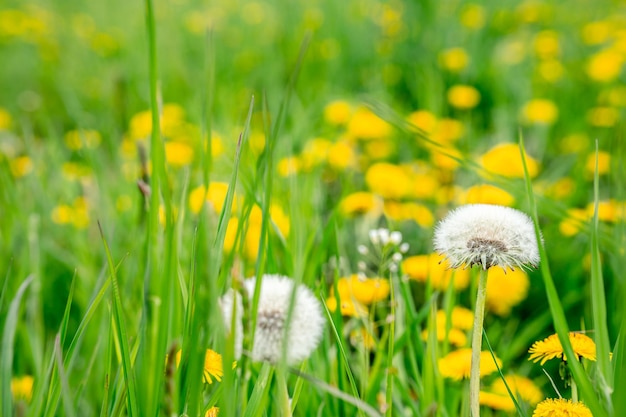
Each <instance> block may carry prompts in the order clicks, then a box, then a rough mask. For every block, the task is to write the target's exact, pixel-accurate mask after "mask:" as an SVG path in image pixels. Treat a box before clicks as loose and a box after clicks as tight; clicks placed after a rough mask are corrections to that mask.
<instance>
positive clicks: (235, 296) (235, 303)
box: [219, 288, 243, 360]
mask: <svg viewBox="0 0 626 417" xmlns="http://www.w3.org/2000/svg"><path fill="white" fill-rule="evenodd" d="M219 305H220V309H221V310H222V318H223V319H224V326H225V327H226V331H227V332H229V333H230V332H231V324H232V318H233V308H234V312H235V351H234V356H235V359H236V360H239V358H241V352H242V349H243V323H242V322H241V317H242V316H243V302H242V300H241V295H240V294H239V293H238V292H235V291H233V289H232V288H231V289H230V290H228V291H227V292H226V294H224V295H223V296H222V297H221V298H220V299H219Z"/></svg>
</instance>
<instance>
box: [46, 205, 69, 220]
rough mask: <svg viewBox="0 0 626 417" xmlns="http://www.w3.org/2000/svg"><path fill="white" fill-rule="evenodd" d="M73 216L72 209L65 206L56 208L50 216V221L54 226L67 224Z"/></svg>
mask: <svg viewBox="0 0 626 417" xmlns="http://www.w3.org/2000/svg"><path fill="white" fill-rule="evenodd" d="M73 216H74V209H73V208H72V207H71V206H69V205H67V204H60V205H58V206H56V207H55V208H54V209H53V210H52V213H51V215H50V217H51V218H52V221H53V222H54V223H56V224H69V223H71V221H72V218H73Z"/></svg>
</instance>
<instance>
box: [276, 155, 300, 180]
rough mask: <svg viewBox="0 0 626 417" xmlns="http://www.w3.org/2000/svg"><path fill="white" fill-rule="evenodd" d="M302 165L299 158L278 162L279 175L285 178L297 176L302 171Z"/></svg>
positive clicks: (283, 159) (287, 158) (290, 157)
mask: <svg viewBox="0 0 626 417" xmlns="http://www.w3.org/2000/svg"><path fill="white" fill-rule="evenodd" d="M301 165H302V164H301V162H300V158H298V157H297V156H288V157H286V158H281V160H280V161H278V164H277V166H276V170H277V171H278V175H280V176H281V177H283V178H285V177H290V176H292V175H296V174H297V173H298V171H300V167H301Z"/></svg>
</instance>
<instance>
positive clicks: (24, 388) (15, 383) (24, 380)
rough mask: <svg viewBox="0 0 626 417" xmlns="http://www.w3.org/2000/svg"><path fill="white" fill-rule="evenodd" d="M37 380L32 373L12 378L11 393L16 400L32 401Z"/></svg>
mask: <svg viewBox="0 0 626 417" xmlns="http://www.w3.org/2000/svg"><path fill="white" fill-rule="evenodd" d="M34 383H35V380H34V378H33V377H32V376H30V375H24V376H17V377H13V378H11V394H12V395H13V399H14V400H16V401H17V400H24V401H26V402H30V400H31V399H32V397H33V385H34Z"/></svg>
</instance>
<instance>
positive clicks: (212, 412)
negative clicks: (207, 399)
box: [204, 407, 220, 417]
mask: <svg viewBox="0 0 626 417" xmlns="http://www.w3.org/2000/svg"><path fill="white" fill-rule="evenodd" d="M219 413H220V409H219V407H211V408H209V409H208V410H207V411H206V414H205V415H204V417H217V416H218V415H219Z"/></svg>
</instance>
